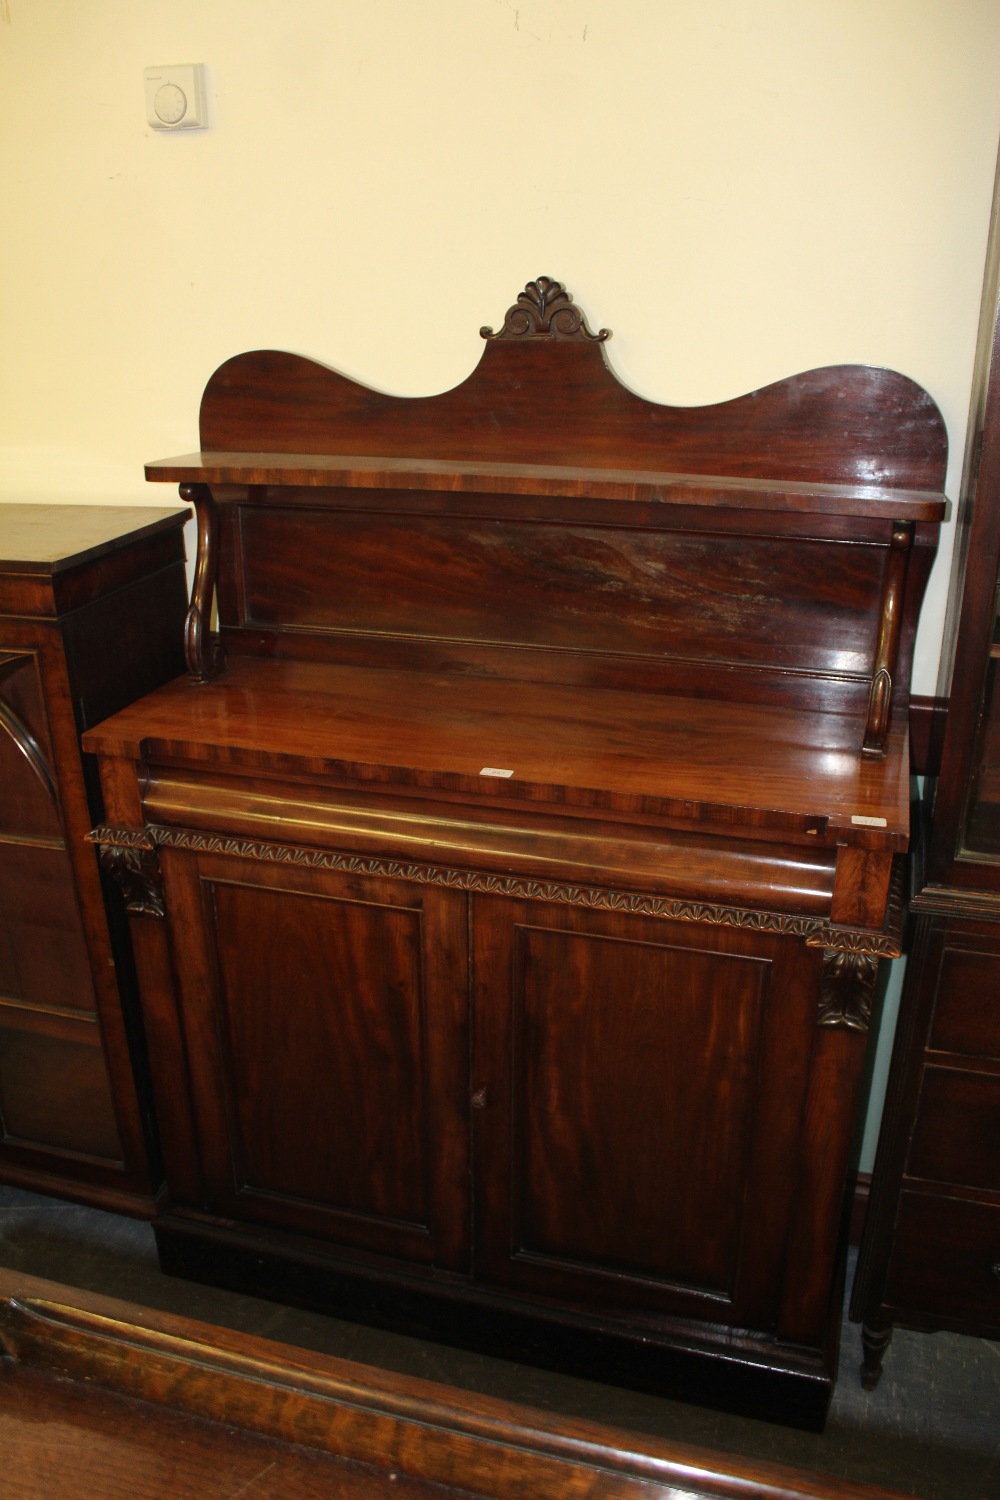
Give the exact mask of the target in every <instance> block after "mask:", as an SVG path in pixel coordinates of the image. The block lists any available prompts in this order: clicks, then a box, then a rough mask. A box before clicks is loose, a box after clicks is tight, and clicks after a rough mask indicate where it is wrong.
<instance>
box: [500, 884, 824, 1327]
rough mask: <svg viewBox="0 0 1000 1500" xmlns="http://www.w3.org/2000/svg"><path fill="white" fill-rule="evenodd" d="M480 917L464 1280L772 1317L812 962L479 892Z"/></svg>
mask: <svg viewBox="0 0 1000 1500" xmlns="http://www.w3.org/2000/svg"><path fill="white" fill-rule="evenodd" d="M474 913H475V915H474V931H475V948H474V953H475V959H474V965H475V975H476V983H475V999H476V1008H475V1052H474V1065H473V1087H474V1089H475V1090H477V1091H478V1092H477V1094H476V1095H475V1096H474V1097H475V1098H476V1099H477V1100H478V1102H479V1104H480V1108H479V1109H477V1110H476V1111H475V1112H474V1115H475V1120H476V1144H475V1153H476V1171H475V1176H476V1203H477V1217H476V1247H475V1255H476V1269H477V1274H478V1275H480V1276H483V1277H486V1278H488V1279H490V1280H493V1281H495V1282H497V1283H500V1284H503V1285H506V1286H508V1287H511V1288H521V1289H524V1290H529V1289H530V1290H534V1291H539V1292H541V1291H544V1292H546V1293H548V1294H549V1295H553V1296H559V1297H562V1298H564V1299H566V1300H569V1301H573V1300H575V1299H576V1298H580V1299H583V1298H586V1300H587V1302H588V1304H590V1305H592V1306H597V1307H600V1306H601V1305H606V1306H608V1307H621V1306H622V1305H623V1304H624V1305H629V1306H633V1307H636V1306H639V1307H641V1306H643V1305H646V1306H648V1307H650V1308H651V1309H652V1308H655V1309H660V1310H671V1311H676V1312H679V1313H684V1312H690V1313H692V1314H695V1313H697V1315H699V1316H705V1315H706V1313H707V1312H709V1310H711V1315H712V1316H713V1317H714V1318H716V1319H718V1320H720V1321H726V1322H741V1323H743V1324H744V1325H745V1326H755V1327H761V1326H766V1324H767V1322H768V1320H771V1321H773V1319H774V1317H775V1316H776V1308H777V1297H778V1290H779V1287H780V1278H781V1259H782V1248H783V1244H784V1240H785V1237H786V1235H787V1230H788V1224H789V1216H790V1213H791V1204H792V1194H793V1192H794V1187H795V1180H796V1172H797V1160H798V1158H797V1135H798V1125H799V1121H800V1119H801V1111H802V1108H803V1105H804V1100H805V1088H806V1080H807V1074H808V1066H809V1057H810V1051H811V1038H812V1034H813V1029H814V1026H815V1004H814V1001H813V1000H812V998H811V995H812V994H814V993H815V992H814V991H811V990H810V974H811V973H812V968H813V962H812V957H811V955H808V954H806V957H805V962H804V964H803V963H801V962H800V963H799V964H798V965H796V962H795V953H796V951H798V952H799V953H800V954H802V953H804V952H805V950H804V949H802V948H801V947H799V946H798V945H797V944H795V943H794V941H792V942H790V941H789V940H787V939H784V938H781V937H777V936H772V935H770V934H761V933H755V932H754V933H750V932H743V931H739V930H735V929H731V928H722V927H709V926H704V927H700V926H694V925H693V924H682V923H668V922H661V921H656V920H651V919H647V918H642V917H632V916H621V915H619V914H616V913H611V912H592V911H583V910H580V909H574V908H558V907H554V906H549V905H546V904H544V903H527V902H525V903H516V902H506V901H503V900H502V899H499V898H492V897H491V898H483V899H482V900H481V901H480V900H479V899H477V901H476V903H475V906H474ZM803 970H805V972H803Z"/></svg>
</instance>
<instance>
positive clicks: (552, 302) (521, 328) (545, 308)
mask: <svg viewBox="0 0 1000 1500" xmlns="http://www.w3.org/2000/svg"><path fill="white" fill-rule="evenodd" d="M479 332H480V333H481V334H482V336H483V338H484V339H542V338H551V339H563V340H567V341H568V340H576V341H577V342H580V343H582V342H583V341H584V340H585V339H591V340H592V341H593V342H594V343H596V344H600V343H603V342H604V340H605V339H607V338H610V337H611V329H610V328H602V329H601V330H600V332H599V333H593V332H592V331H591V330H590V329H589V328H588V327H587V316H586V314H585V313H584V312H583V311H582V310H581V309H580V308H579V307H575V306H574V304H573V298H572V296H571V294H570V293H569V292H567V290H566V288H565V287H564V286H563V284H562V282H561V281H553V280H552V278H551V277H550V276H539V277H538V279H537V280H536V281H529V282H528V285H527V286H526V287H525V289H524V291H523V292H521V293H520V294H519V295H518V299H517V301H516V302H515V303H514V306H513V307H509V308H508V309H507V316H506V317H505V318H504V321H503V327H502V328H501V329H500V332H499V333H494V332H493V329H492V328H480V330H479Z"/></svg>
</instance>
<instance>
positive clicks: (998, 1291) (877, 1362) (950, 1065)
mask: <svg viewBox="0 0 1000 1500" xmlns="http://www.w3.org/2000/svg"><path fill="white" fill-rule="evenodd" d="M998 181H1000V179H998ZM998 589H1000V190H998V193H997V195H996V199H995V203H994V213H993V227H992V233H991V237H990V252H989V256H988V259H987V269H986V277H985V282H984V287H983V301H982V314H981V319H980V333H979V344H978V350H977V359H976V367H975V378H974V383H973V391H972V404H971V410H970V414H969V429H968V443H967V449H966V455H965V463H964V467H963V477H962V490H961V500H960V509H959V516H958V535H957V538H956V548H955V562H954V567H953V576H952V588H951V595H950V599H949V611H948V619H947V624H946V627H945V650H944V655H943V658H942V683H941V691H942V695H948V697H949V707H948V716H947V721H946V725H945V735H944V744H943V747H942V758H941V769H940V774H939V775H938V776H937V777H936V778H935V779H933V780H929V781H928V782H927V783H926V785H925V807H924V814H925V816H924V821H925V823H926V824H927V825H928V828H929V836H928V839H927V847H926V855H925V857H924V858H922V859H919V858H918V859H917V860H915V861H914V881H913V888H914V894H913V897H912V900H911V907H912V911H913V914H914V936H913V942H912V945H911V952H910V955H909V958H908V961H907V970H906V980H905V984H904V991H903V996H902V999H901V1002H900V1016H899V1024H898V1027H897V1031H896V1041H895V1045H894V1048H893V1060H892V1069H891V1072H890V1077H889V1085H888V1090H887V1094H886V1109H885V1116H884V1124H883V1127H882V1131H881V1134H880V1137H879V1149H878V1155H877V1157H876V1161H875V1168H874V1171H873V1174H872V1196H871V1200H870V1203H869V1209H868V1218H867V1223H866V1228H865V1235H864V1239H863V1241H862V1247H861V1255H860V1257H859V1261H858V1274H857V1277H856V1280H855V1286H854V1292H853V1300H852V1313H853V1315H854V1316H855V1317H856V1318H858V1319H860V1320H861V1321H862V1322H863V1332H864V1341H865V1364H864V1369H863V1374H862V1378H863V1380H864V1383H865V1384H866V1385H868V1386H869V1387H871V1386H874V1385H875V1383H876V1382H877V1380H878V1377H879V1373H880V1370H881V1364H882V1356H883V1353H884V1350H885V1348H886V1345H887V1344H888V1342H889V1339H890V1336H891V1333H892V1327H893V1324H894V1323H896V1322H900V1323H905V1324H908V1325H910V1326H911V1327H916V1328H924V1329H928V1330H932V1329H938V1328H947V1329H952V1330H955V1331H957V1332H959V1333H970V1334H976V1335H979V1336H981V1337H992V1338H1000V683H998V675H997V674H998V670H1000V669H998V661H1000V622H998V599H1000V593H998Z"/></svg>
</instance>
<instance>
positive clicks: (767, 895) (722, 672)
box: [85, 277, 946, 1426]
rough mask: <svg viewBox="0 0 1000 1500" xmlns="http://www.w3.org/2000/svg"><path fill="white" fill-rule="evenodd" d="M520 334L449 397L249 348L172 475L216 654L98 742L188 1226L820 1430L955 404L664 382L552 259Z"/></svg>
mask: <svg viewBox="0 0 1000 1500" xmlns="http://www.w3.org/2000/svg"><path fill="white" fill-rule="evenodd" d="M483 335H484V337H485V340H486V342H485V348H484V350H483V353H482V358H481V360H480V362H479V364H478V366H477V368H476V369H475V371H474V372H473V374H472V375H471V376H470V377H469V378H468V380H467V381H465V382H464V383H463V384H462V385H459V386H458V387H456V388H455V389H454V390H452V391H449V392H446V393H444V394H443V395H439V396H432V397H428V398H426V399H425V398H419V399H401V398H394V397H389V396H385V395H381V394H379V393H377V392H375V391H371V390H368V389H366V388H364V387H362V386H360V385H357V384H356V383H354V382H353V381H351V380H348V379H346V378H344V377H342V376H340V375H338V374H336V373H334V372H333V371H331V370H329V369H326V368H324V367H322V366H320V365H317V364H314V363H312V362H310V361H308V360H306V359H302V358H299V357H297V356H294V355H289V354H281V353H276V352H273V351H272V352H268V351H263V352H256V353H250V354H242V355H238V356H237V357H236V358H234V359H232V360H230V361H229V362H227V363H226V364H224V365H223V366H222V367H221V368H220V369H219V370H218V371H217V372H216V374H215V375H213V377H212V378H211V380H210V381H209V384H208V386H207V388H206V391H205V394H204V397H203V401H202V407H201V443H202V451H201V452H199V453H197V454H193V455H189V456H187V457H182V458H177V459H169V460H166V461H163V462H161V463H156V464H152V465H150V466H149V468H148V469H147V475H148V477H150V478H151V479H155V480H163V481H170V482H174V483H179V484H180V486H181V494H182V496H183V497H184V498H185V499H187V500H190V501H193V503H194V505H195V507H196V509H197V513H198V522H199V553H198V564H197V570H196V576H195V586H194V595H193V601H192V607H191V611H190V614H189V617H188V625H187V655H188V663H189V675H188V676H187V677H186V678H185V679H182V680H179V681H177V682H175V683H172V684H170V685H168V686H166V687H164V688H162V689H160V690H158V691H157V692H155V693H153V694H151V695H149V696H148V697H146V698H145V699H144V700H142V701H141V702H139V703H137V704H135V705H133V706H132V707H130V708H127V709H125V710H124V711H123V712H122V713H120V714H117V715H115V716H114V717H112V718H110V719H109V720H108V721H107V722H106V723H104V724H102V725H101V726H99V727H98V728H96V729H93V730H91V731H90V732H89V733H88V735H87V736H86V741H85V743H86V745H87V747H88V748H89V749H90V750H92V751H94V752H95V753H96V754H97V755H99V756H100V759H101V773H102V785H103V791H104V798H105V808H106V820H105V823H104V824H103V825H102V827H101V828H99V829H97V830H95V832H94V835H93V837H94V839H95V841H96V842H97V843H98V845H99V846H100V849H101V857H102V860H103V862H104V864H105V865H106V867H107V868H108V869H109V871H111V872H117V874H118V876H119V878H120V879H121V882H122V885H123V888H124V889H125V891H126V899H127V904H128V906H129V909H130V911H131V912H132V913H133V921H132V926H133V938H134V944H135V949H136V954H137V960H138V964H139V968H140V975H141V989H142V1008H143V1015H144V1019H145V1025H146V1031H147V1035H148V1038H149V1045H150V1054H151V1063H152V1076H153V1085H154V1093H155V1099H156V1104H157V1112H158V1116H159V1120H160V1124H161V1129H162V1134H163V1150H164V1157H165V1163H166V1176H167V1183H168V1198H167V1201H166V1204H165V1207H164V1210H163V1212H162V1214H161V1215H160V1216H158V1219H157V1222H156V1234H157V1241H158V1245H159V1251H160V1256H161V1261H162V1264H163V1265H164V1267H165V1268H166V1269H168V1270H170V1271H174V1272H179V1273H182V1274H186V1275H190V1276H194V1277H201V1278H203V1279H206V1280H211V1281H216V1282H219V1283H221V1284H224V1285H227V1286H232V1287H241V1288H244V1289H248V1290H253V1291H255V1292H263V1293H266V1294H271V1295H275V1296H279V1297H285V1298H290V1299H297V1300H300V1301H303V1302H307V1303H310V1304H313V1305H316V1306H320V1307H323V1308H327V1309H330V1310H335V1311H336V1312H338V1313H340V1314H342V1315H347V1316H349V1317H354V1318H358V1319H361V1320H370V1321H376V1322H381V1323H385V1324H389V1325H393V1326H396V1327H401V1328H405V1329H409V1330H412V1331H415V1332H418V1333H421V1334H430V1335H432V1336H435V1337H438V1338H441V1339H444V1340H449V1341H457V1342H461V1343H466V1344H470V1345H474V1346H477V1347H480V1348H484V1349H491V1350H493V1351H495V1352H500V1353H504V1354H507V1355H509V1356H511V1357H515V1358H517V1359H522V1360H526V1361H535V1362H541V1363H544V1364H549V1365H554V1366H558V1367H562V1368H568V1369H572V1370H580V1371H590V1372H592V1373H594V1374H597V1375H598V1376H599V1377H601V1378H603V1379H606V1380H611V1381H622V1382H626V1383H631V1384H636V1385H641V1386H645V1387H648V1388H651V1389H653V1390H659V1391H670V1392H675V1393H679V1394H681V1395H687V1396H690V1397H693V1398H696V1399H699V1400H705V1401H711V1402H716V1403H718V1404H721V1405H725V1406H730V1407H736V1408H739V1409H743V1410H748V1411H754V1412H760V1413H765V1414H768V1415H771V1416H777V1417H779V1418H781V1419H783V1420H786V1421H789V1422H795V1423H802V1424H806V1425H813V1426H816V1425H821V1424H822V1421H823V1418H824V1414H825V1410H826V1405H827V1402H828V1398H829V1394H830V1390H831V1384H832V1380H833V1378H834V1372H835V1368H836V1344H837V1329H838V1323H839V1316H838V1311H839V1309H838V1304H839V1294H840V1293H839V1288H840V1285H841V1282H840V1279H839V1278H840V1274H841V1272H840V1267H841V1261H842V1255H841V1252H842V1247H843V1239H842V1234H841V1223H842V1210H843V1206H844V1191H845V1176H846V1171H847V1167H848V1155H849V1145H850V1139H851V1132H852V1127H853V1124H854V1117H855V1106H856V1095H857V1090H858V1081H859V1074H860V1071H861V1067H862V1062H863V1057H864V1053H865V1047H866V1041H867V1038H866V1031H867V1028H868V1021H869V1014H870V1007H871V997H872V991H873V986H874V984H875V978H876V971H877V968H878V964H879V960H880V959H881V958H882V957H886V956H892V955H895V954H898V952H899V929H900V921H901V916H900V902H899V895H898V881H897V880H896V879H895V877H894V862H895V861H896V858H897V856H899V855H901V854H902V853H903V852H904V851H905V849H906V847H907V842H908V834H909V823H908V819H909V807H908V764H907V755H908V740H907V704H908V682H909V673H910V664H911V656H912V648H913V636H914V631H915V626H916V620H917V614H918V610H919V605H920V600H921V596H922V593H923V590H924V585H925V582H926V578H927V573H928V569H929V567H930V564H931V561H932V559H933V556H934V551H935V548H936V545H937V536H938V529H939V522H940V519H941V516H942V514H943V500H942V494H941V488H942V484H943V477H944V470H945V458H946V437H945V431H944V426H943V423H942V419H941V416H940V413H939V412H938V410H937V408H936V406H935V405H934V403H933V401H932V400H931V399H930V397H929V396H928V395H927V394H926V393H925V392H924V391H922V390H921V389H920V388H919V387H918V386H916V385H914V384H913V382H911V381H910V380H908V379H906V378H905V377H903V376H901V375H897V374H894V373H892V372H890V371H885V370H871V369H861V368H855V367H842V368H835V369H827V370H819V371H812V372H810V373H808V374H804V375H799V376H796V377H795V378H793V379H790V380H787V381H782V382H780V383H778V384H776V385H773V386H770V387H768V388H767V389H765V390H761V391H756V392H754V393H752V394H751V395H748V396H744V397H742V398H740V399H738V400H734V401H731V402H727V403H725V404H722V405H719V406H714V407H708V408H697V409H680V408H670V407H666V406H660V405H657V404H655V403H653V402H649V401H646V400H643V399H641V398H639V397H638V396H636V395H634V394H632V393H631V392H630V391H628V390H626V389H625V388H624V387H623V386H622V385H620V383H619V382H618V380H617V379H616V377H615V376H614V374H613V372H612V370H611V368H610V367H609V365H608V363H607V360H606V356H605V348H604V344H605V340H606V337H607V334H606V331H605V330H601V332H600V333H597V334H595V333H593V332H592V331H591V330H590V329H589V328H588V326H587V324H586V321H585V319H584V317H583V315H582V313H581V312H580V310H579V309H578V308H577V307H576V306H575V305H574V304H573V302H572V299H571V298H570V297H569V296H568V295H567V294H566V292H565V290H564V288H563V287H562V286H561V285H560V284H559V283H557V282H552V281H550V280H548V279H547V278H544V277H540V278H539V279H538V280H537V281H536V282H532V283H529V285H528V287H527V288H526V290H525V291H524V292H523V293H522V294H521V295H520V296H519V297H518V299H517V302H516V304H515V305H514V307H512V308H511V309H510V311H509V312H508V314H507V317H506V320H505V322H504V325H503V327H502V328H501V329H500V330H499V332H497V333H493V332H492V330H490V329H484V330H483ZM213 597H214V598H215V599H216V600H217V606H218V625H219V629H218V632H217V633H216V632H211V633H210V632H209V630H208V628H207V627H208V621H209V619H210V609H211V606H212V600H213Z"/></svg>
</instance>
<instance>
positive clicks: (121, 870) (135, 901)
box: [88, 828, 166, 917]
mask: <svg viewBox="0 0 1000 1500" xmlns="http://www.w3.org/2000/svg"><path fill="white" fill-rule="evenodd" d="M88 838H89V839H90V841H91V843H94V844H96V845H97V849H98V856H99V858H100V862H101V869H102V870H104V871H106V873H107V874H108V875H110V876H111V878H112V880H113V881H114V882H115V884H116V885H117V886H118V887H119V889H120V891H121V893H122V895H123V897H124V898H125V910H126V911H127V912H128V914H129V916H132V917H163V916H165V915H166V906H165V904H164V900H163V877H162V875H161V873H160V861H159V859H158V858H157V854H156V845H155V843H154V842H153V840H152V838H150V837H149V835H148V834H145V833H130V832H129V831H128V830H124V829H104V828H96V829H95V830H94V832H93V833H91V834H89V835H88Z"/></svg>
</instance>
